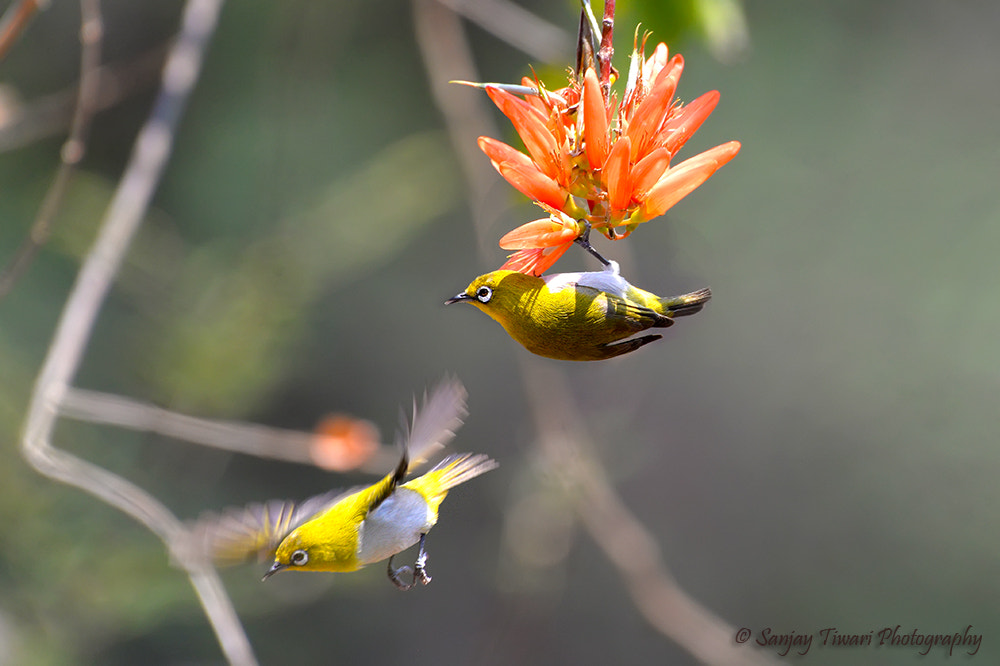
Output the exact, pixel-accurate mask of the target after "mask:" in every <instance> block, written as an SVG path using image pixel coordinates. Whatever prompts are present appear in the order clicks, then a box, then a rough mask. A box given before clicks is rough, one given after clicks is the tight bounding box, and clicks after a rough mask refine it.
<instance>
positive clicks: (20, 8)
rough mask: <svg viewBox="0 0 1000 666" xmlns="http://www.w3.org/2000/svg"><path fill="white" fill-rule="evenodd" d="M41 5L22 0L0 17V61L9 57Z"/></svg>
mask: <svg viewBox="0 0 1000 666" xmlns="http://www.w3.org/2000/svg"><path fill="white" fill-rule="evenodd" d="M41 4H42V3H40V2H39V1H38V0H21V2H18V3H16V4H13V5H10V6H9V7H7V11H5V12H4V13H3V17H0V60H3V59H4V58H5V57H7V52H8V51H10V49H11V47H12V46H14V42H16V41H17V38H18V37H20V36H21V33H22V32H24V29H25V28H26V27H27V25H28V22H29V21H31V17H32V16H34V15H35V12H37V11H38V9H39V8H40V5H41Z"/></svg>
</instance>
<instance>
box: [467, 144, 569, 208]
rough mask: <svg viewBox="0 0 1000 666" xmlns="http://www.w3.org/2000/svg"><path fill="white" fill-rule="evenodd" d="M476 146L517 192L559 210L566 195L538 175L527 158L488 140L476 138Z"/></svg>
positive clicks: (539, 173) (554, 184)
mask: <svg viewBox="0 0 1000 666" xmlns="http://www.w3.org/2000/svg"><path fill="white" fill-rule="evenodd" d="M478 143H479V148H480V149H481V150H482V151H483V152H484V153H486V155H487V156H488V157H489V158H490V161H491V162H492V163H493V168H494V169H496V170H497V171H499V172H500V175H501V176H503V177H504V178H505V179H506V180H507V182H508V183H510V184H511V185H513V186H514V187H515V188H517V191H518V192H520V193H521V194H523V195H524V196H526V197H528V198H529V199H532V200H534V201H541V202H542V203H546V204H548V205H550V206H552V207H554V208H562V206H563V204H565V203H566V197H567V196H568V195H567V193H566V192H565V191H564V190H563V189H562V188H561V187H560V186H559V183H557V182H556V181H554V180H552V179H551V178H549V177H548V176H546V175H545V174H544V173H542V171H541V170H540V169H539V168H538V166H537V165H536V164H535V163H534V162H533V161H532V160H531V158H530V157H528V156H527V155H525V154H524V153H522V152H521V151H519V150H515V149H514V148H512V147H511V146H508V145H507V144H506V143H504V142H502V141H497V140H496V139H493V138H490V137H488V136H481V137H479V141H478Z"/></svg>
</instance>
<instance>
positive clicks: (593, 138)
mask: <svg viewBox="0 0 1000 666" xmlns="http://www.w3.org/2000/svg"><path fill="white" fill-rule="evenodd" d="M583 141H584V149H585V150H586V152H587V160H589V161H590V168H591V169H600V168H601V166H602V165H603V164H604V160H606V159H607V158H608V109H607V106H606V105H605V102H604V95H603V94H602V93H601V84H600V83H598V81H597V73H596V72H595V71H594V68H593V67H588V68H587V73H586V74H584V76H583Z"/></svg>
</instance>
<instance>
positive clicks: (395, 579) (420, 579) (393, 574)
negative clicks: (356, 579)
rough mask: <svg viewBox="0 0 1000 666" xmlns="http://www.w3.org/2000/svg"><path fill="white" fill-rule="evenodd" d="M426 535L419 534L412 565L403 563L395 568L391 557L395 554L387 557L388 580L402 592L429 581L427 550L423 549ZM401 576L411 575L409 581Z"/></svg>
mask: <svg viewBox="0 0 1000 666" xmlns="http://www.w3.org/2000/svg"><path fill="white" fill-rule="evenodd" d="M426 537H427V535H426V534H421V535H420V550H419V551H418V552H417V560H416V562H414V563H413V566H412V567H411V566H409V565H404V566H401V567H399V568H398V569H397V568H395V567H393V566H392V558H393V557H395V555H393V556H392V557H390V558H389V566H388V571H387V573H388V574H389V580H391V581H392V584H393V585H395V586H396V587H397V588H398V589H400V590H402V591H403V592H406V591H407V590H410V589H413V587H414V586H416V584H417V583H420V584H421V585H427V584H428V583H430V582H431V577H430V575H429V574H428V573H427V551H426V550H424V539H425V538H426ZM403 576H411V579H410V582H406V581H405V580H403V578H402V577H403Z"/></svg>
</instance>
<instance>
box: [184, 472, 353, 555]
mask: <svg viewBox="0 0 1000 666" xmlns="http://www.w3.org/2000/svg"><path fill="white" fill-rule="evenodd" d="M354 490H356V489H351V490H347V491H344V490H333V491H330V492H327V493H323V494H321V495H316V496H315V497H310V498H309V499H307V500H304V501H302V502H300V503H298V504H296V503H295V502H293V501H291V500H270V501H268V502H254V503H253V504H248V505H247V506H245V507H229V508H227V509H224V510H222V511H221V512H218V513H216V512H206V513H204V514H202V516H201V517H200V518H199V519H198V520H197V521H195V522H194V523H192V524H191V525H190V529H189V531H188V537H189V539H190V542H189V544H188V545H189V546H190V547H192V548H195V549H197V550H198V551H199V552H200V553H201V555H203V556H204V557H206V558H208V559H209V560H211V561H212V562H214V563H215V564H217V565H219V566H230V565H233V564H239V563H241V562H245V561H247V560H250V559H254V558H255V559H257V560H258V561H261V562H263V561H268V560H271V559H273V558H274V551H275V550H277V548H278V545H279V544H280V543H281V541H282V540H283V539H284V538H285V537H286V536H288V534H289V532H291V531H292V530H294V529H295V528H296V527H298V526H299V525H301V524H302V523H304V522H306V521H307V520H309V518H311V517H312V516H314V515H316V514H317V513H319V512H320V511H322V510H323V509H325V508H326V507H328V506H330V505H332V504H334V503H336V502H337V501H338V500H340V499H341V498H342V497H345V496H346V495H348V494H350V493H351V492H354Z"/></svg>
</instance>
